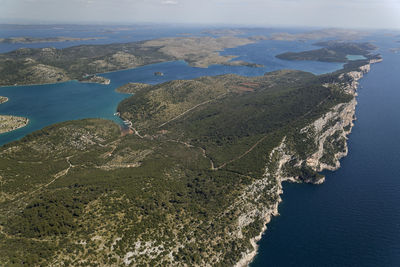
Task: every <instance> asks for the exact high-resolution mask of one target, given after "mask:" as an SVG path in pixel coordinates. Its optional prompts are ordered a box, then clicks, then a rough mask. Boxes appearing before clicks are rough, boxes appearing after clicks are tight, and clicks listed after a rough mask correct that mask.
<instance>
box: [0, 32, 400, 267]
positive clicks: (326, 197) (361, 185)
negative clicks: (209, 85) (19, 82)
mask: <svg viewBox="0 0 400 267" xmlns="http://www.w3.org/2000/svg"><path fill="white" fill-rule="evenodd" d="M300 31H304V29H253V30H249V29H248V30H247V33H249V32H250V33H251V34H257V35H263V34H271V33H273V32H291V33H296V32H300ZM188 35H189V36H209V35H210V33H207V32H204V31H203V29H202V28H193V27H180V28H179V27H163V26H154V25H137V26H129V27H126V26H101V25H97V26H93V25H89V26H76V25H52V26H46V25H39V26H36V27H35V26H31V27H22V26H20V27H12V26H9V25H0V38H6V37H17V36H30V37H54V36H64V37H102V39H97V40H89V41H74V42H63V43H36V44H0V53H5V52H8V51H12V50H14V49H18V48H21V47H56V48H65V47H68V46H72V45H81V44H104V43H114V42H131V41H140V40H148V39H154V38H160V37H171V36H188ZM397 35H398V33H397ZM397 35H396V34H395V33H393V32H375V33H371V35H369V36H366V37H364V41H370V42H373V43H374V44H376V45H377V46H378V47H379V53H381V54H382V55H383V58H384V60H383V62H381V63H378V64H375V65H373V66H372V69H371V72H370V73H368V74H366V75H365V77H364V78H362V79H361V80H360V88H359V90H358V93H359V96H358V97H357V100H358V103H359V104H358V106H357V110H356V115H357V121H356V122H355V126H354V128H353V132H352V134H351V135H350V136H349V140H348V144H349V154H348V156H347V157H345V158H343V159H342V160H341V168H340V169H339V170H338V171H335V172H325V173H324V174H325V175H326V182H325V183H324V184H322V185H309V184H292V183H285V184H284V187H283V189H284V193H283V195H282V199H283V201H282V202H281V204H280V205H279V213H280V215H279V216H277V217H274V218H273V219H272V221H271V222H270V223H269V224H268V226H267V227H268V229H267V231H266V232H265V233H264V235H263V236H262V239H261V240H260V241H259V249H258V254H257V256H256V257H255V259H254V261H253V262H252V263H251V266H252V267H255V266H400V164H399V162H400V141H399V136H400V110H399V107H400V91H399V90H400V75H399V74H400V55H399V54H396V53H393V52H391V51H390V48H394V47H399V46H400V44H399V43H398V42H397V41H398V39H400V37H399V38H397V37H398V36H397ZM211 36H212V35H211ZM315 48H316V47H315V46H314V45H313V41H271V40H264V41H260V42H258V43H255V44H249V45H245V46H241V47H237V48H231V49H226V50H225V51H223V52H222V54H225V55H236V56H237V58H236V59H235V60H245V61H248V62H253V63H257V64H262V65H264V67H261V68H251V67H245V66H223V65H212V66H209V67H208V68H195V67H191V66H189V65H188V64H187V63H186V62H184V61H172V62H164V63H158V64H152V65H147V66H143V67H139V68H135V69H128V70H122V71H116V72H110V73H104V74H101V75H102V76H104V77H106V78H109V79H111V83H110V84H109V85H101V84H88V83H80V82H77V81H69V82H64V83H57V84H46V85H32V86H9V87H0V95H1V96H6V97H8V98H9V101H8V102H6V103H4V104H1V105H0V114H9V115H17V116H24V117H28V118H29V120H30V123H29V124H28V125H27V126H26V127H23V128H21V129H19V130H16V131H13V132H10V133H5V134H0V145H4V144H6V143H9V142H12V141H14V140H18V139H20V138H22V137H23V136H25V135H27V134H29V133H31V132H33V131H36V130H39V129H42V128H43V127H46V126H48V125H51V124H54V123H58V122H63V121H67V120H76V119H82V118H105V119H109V120H113V121H115V122H116V123H119V124H121V123H122V122H121V120H120V119H119V118H118V117H117V116H115V115H114V113H115V112H116V108H117V105H118V103H119V102H120V101H121V100H123V99H124V98H126V97H129V95H127V94H120V93H117V92H115V89H116V88H118V87H119V86H121V85H123V84H126V83H128V82H142V83H149V84H157V83H162V82H166V81H169V80H176V79H193V78H197V77H201V76H205V75H221V74H226V73H235V74H238V75H245V76H259V75H263V74H264V73H265V72H269V71H275V70H280V69H298V70H303V71H308V72H312V73H314V74H322V73H328V72H332V71H335V70H338V69H340V68H342V64H341V63H324V62H315V61H295V62H293V61H285V60H280V59H277V58H276V57H275V55H277V54H279V53H283V52H288V51H293V52H295V51H304V50H311V49H315ZM348 58H349V59H358V58H359V55H349V57H348ZM157 71H160V72H163V73H164V76H155V75H154V72H157Z"/></svg>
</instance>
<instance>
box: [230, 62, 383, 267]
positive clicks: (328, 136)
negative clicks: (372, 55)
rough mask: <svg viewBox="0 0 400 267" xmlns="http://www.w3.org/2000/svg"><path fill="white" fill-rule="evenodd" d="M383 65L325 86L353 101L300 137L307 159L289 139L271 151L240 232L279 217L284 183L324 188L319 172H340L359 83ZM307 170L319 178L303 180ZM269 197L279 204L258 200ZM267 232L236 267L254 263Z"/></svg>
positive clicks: (250, 195) (247, 196)
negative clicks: (342, 93)
mask: <svg viewBox="0 0 400 267" xmlns="http://www.w3.org/2000/svg"><path fill="white" fill-rule="evenodd" d="M380 61H382V59H378V60H370V62H369V64H367V65H364V66H361V67H360V68H359V70H358V71H351V72H348V73H344V74H341V75H340V76H339V79H340V80H341V82H339V83H334V84H329V85H325V86H340V88H341V89H342V90H344V91H346V92H347V93H349V94H351V95H352V96H353V98H352V99H351V100H350V101H349V102H347V103H341V104H338V105H336V106H334V107H333V108H331V110H330V111H328V112H327V113H326V114H324V115H322V116H321V117H320V118H318V119H317V120H315V121H314V122H312V123H311V124H309V125H307V126H306V127H304V128H302V129H301V130H300V131H299V136H301V137H302V138H303V140H302V142H303V143H308V144H310V145H309V151H308V153H307V154H306V155H304V153H303V152H300V151H298V150H296V145H295V142H296V140H294V139H293V137H287V136H285V137H284V138H283V140H282V141H281V143H280V144H279V145H278V146H277V147H275V148H274V149H273V150H272V151H271V153H270V154H269V157H268V158H269V162H268V164H267V165H266V167H265V173H264V176H263V179H261V180H258V181H256V182H255V183H253V184H251V185H249V186H248V189H247V193H245V194H244V196H243V197H242V199H248V201H241V203H240V205H241V206H242V213H241V215H240V218H239V219H238V231H241V229H243V227H245V226H246V225H249V224H251V223H253V222H255V221H256V220H257V219H258V218H263V222H264V224H268V223H269V221H270V220H271V217H272V216H276V215H278V214H279V213H278V204H279V203H280V202H281V198H280V195H281V194H282V193H283V190H282V182H284V181H290V182H306V183H313V184H321V183H323V182H324V181H325V177H324V176H322V175H318V172H321V171H323V170H336V169H338V168H339V167H340V161H339V160H340V159H341V158H343V157H345V156H346V155H347V153H348V147H347V136H348V135H349V134H350V133H351V130H352V127H353V125H354V124H353V121H354V120H355V108H356V105H357V100H356V96H357V93H356V90H357V87H358V80H359V79H361V78H362V77H363V75H364V74H365V73H367V72H369V71H370V64H373V63H377V62H380ZM346 76H347V77H346ZM297 141H298V140H297ZM304 169H306V170H307V169H310V170H311V171H312V172H315V173H316V174H317V175H314V176H311V177H310V176H309V173H308V175H307V176H302V172H304V171H302V170H304ZM303 174H304V173H303ZM265 193H267V194H268V195H270V196H272V198H275V199H276V201H275V203H271V205H270V206H267V207H266V206H264V205H260V204H259V203H258V202H257V200H258V199H259V198H260V197H262V194H265ZM265 230H266V226H264V227H263V228H262V231H261V232H260V233H259V234H257V235H256V236H254V237H253V238H252V240H251V244H252V248H250V249H249V250H248V251H247V252H246V253H243V254H242V258H241V260H240V261H239V262H238V263H237V264H236V266H246V265H248V264H249V263H250V262H251V261H252V259H253V258H254V256H255V255H256V253H257V243H256V242H257V241H258V240H260V239H261V236H262V234H263V232H264V231H265Z"/></svg>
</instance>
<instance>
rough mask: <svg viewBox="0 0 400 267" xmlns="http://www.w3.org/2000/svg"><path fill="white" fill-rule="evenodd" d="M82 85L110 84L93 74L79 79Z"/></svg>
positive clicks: (108, 80)
mask: <svg viewBox="0 0 400 267" xmlns="http://www.w3.org/2000/svg"><path fill="white" fill-rule="evenodd" d="M79 81H80V82H82V83H100V84H106V85H107V84H110V82H111V81H110V79H107V78H104V77H102V76H97V75H95V74H90V75H89V74H87V75H84V76H83V77H82V78H81V79H79Z"/></svg>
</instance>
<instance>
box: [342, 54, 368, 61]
mask: <svg viewBox="0 0 400 267" xmlns="http://www.w3.org/2000/svg"><path fill="white" fill-rule="evenodd" d="M346 58H347V59H348V60H361V59H367V58H366V57H364V56H363V55H347V56H346Z"/></svg>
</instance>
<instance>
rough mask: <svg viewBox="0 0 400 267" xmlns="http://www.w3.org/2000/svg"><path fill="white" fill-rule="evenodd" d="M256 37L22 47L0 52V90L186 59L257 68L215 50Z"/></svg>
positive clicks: (198, 63) (194, 63)
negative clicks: (12, 86)
mask: <svg viewBox="0 0 400 267" xmlns="http://www.w3.org/2000/svg"><path fill="white" fill-rule="evenodd" d="M261 39H262V38H261V37H259V36H255V37H234V36H222V37H218V38H213V37H175V38H163V39H155V40H149V41H141V42H133V43H122V44H105V45H80V46H72V47H68V48H64V49H56V48H21V49H18V50H15V51H12V52H8V53H4V54H0V65H1V66H4V67H3V68H1V69H0V86H2V85H27V84H43V83H56V82H63V81H68V80H82V81H87V79H86V78H85V77H86V76H88V75H94V74H98V73H104V72H109V71H115V70H122V69H129V68H136V67H139V66H144V65H148V64H153V63H159V62H166V61H172V60H185V61H186V62H187V63H188V64H190V65H191V66H194V67H200V68H206V67H208V66H210V65H213V64H223V65H229V66H239V65H241V66H249V67H259V66H261V65H258V64H254V63H250V62H244V61H234V60H233V61H232V59H234V58H236V56H230V55H221V54H220V51H223V50H224V49H226V48H233V47H237V46H241V45H247V44H251V43H255V42H258V41H260V40H261ZM96 80H97V78H96ZM99 81H100V80H99ZM100 82H102V81H100Z"/></svg>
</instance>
